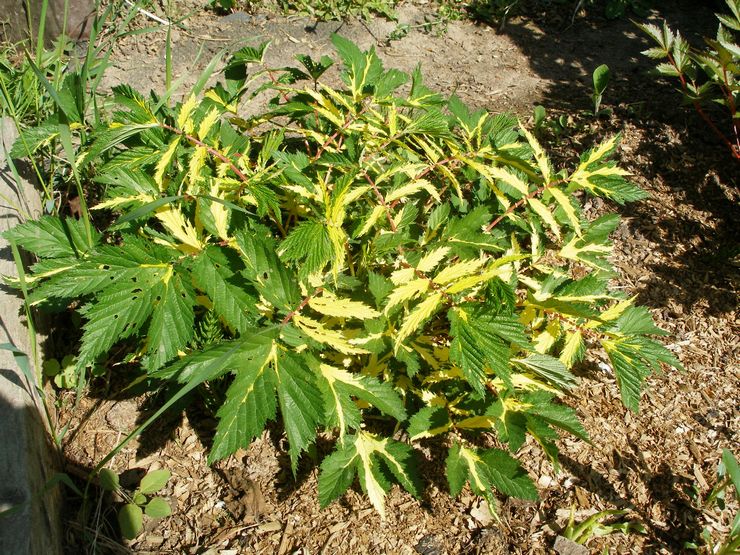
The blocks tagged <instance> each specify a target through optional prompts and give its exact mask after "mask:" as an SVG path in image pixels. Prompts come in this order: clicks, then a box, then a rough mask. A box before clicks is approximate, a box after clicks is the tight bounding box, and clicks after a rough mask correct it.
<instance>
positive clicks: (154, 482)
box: [139, 468, 172, 495]
mask: <svg viewBox="0 0 740 555" xmlns="http://www.w3.org/2000/svg"><path fill="white" fill-rule="evenodd" d="M170 476H172V475H171V474H170V471H169V470H167V469H165V468H160V469H158V470H152V471H151V472H147V473H146V474H145V475H144V477H143V478H142V479H141V483H140V484H139V491H140V492H141V493H143V494H145V495H148V494H150V493H156V492H158V491H159V490H161V489H162V488H164V487H165V486H166V485H167V482H168V481H169V479H170Z"/></svg>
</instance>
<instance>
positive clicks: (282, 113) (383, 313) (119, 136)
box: [7, 36, 680, 515]
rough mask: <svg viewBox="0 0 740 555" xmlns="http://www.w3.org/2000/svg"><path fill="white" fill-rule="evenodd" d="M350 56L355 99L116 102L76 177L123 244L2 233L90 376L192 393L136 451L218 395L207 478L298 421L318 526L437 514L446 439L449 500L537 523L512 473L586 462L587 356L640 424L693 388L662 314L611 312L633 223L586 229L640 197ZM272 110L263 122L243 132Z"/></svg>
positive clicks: (247, 79) (296, 454)
mask: <svg viewBox="0 0 740 555" xmlns="http://www.w3.org/2000/svg"><path fill="white" fill-rule="evenodd" d="M333 42H334V44H335V46H336V48H337V51H338V53H339V57H340V58H341V61H342V63H343V73H342V75H343V81H344V87H343V88H332V87H330V86H328V85H327V84H325V83H323V82H322V80H321V76H322V74H323V72H324V71H326V69H327V68H328V66H329V64H328V62H327V61H326V60H322V61H319V62H316V61H314V60H312V59H311V58H310V57H308V56H302V57H299V61H300V62H301V64H302V66H303V67H302V68H301V69H298V68H292V67H291V68H270V67H267V66H266V65H265V64H264V61H263V59H264V52H265V48H266V45H261V46H259V47H256V48H252V47H249V48H245V49H242V50H241V51H239V52H238V53H237V54H236V55H235V56H234V57H233V58H232V59H231V60H230V62H229V63H228V64H227V66H226V69H225V71H224V80H223V81H222V82H221V83H219V84H218V85H216V86H215V87H214V88H212V89H210V90H208V91H206V92H205V94H204V95H203V96H198V95H196V94H193V95H190V96H189V97H188V98H186V99H185V100H184V102H182V103H180V104H178V105H176V106H174V107H169V106H168V105H167V103H165V102H162V101H161V99H159V98H158V97H157V96H156V95H151V96H150V97H148V98H147V97H144V96H142V95H141V94H139V93H138V92H136V91H134V90H133V89H131V88H130V87H128V86H119V87H117V88H116V89H115V90H114V95H115V98H114V100H115V102H116V104H117V106H118V109H117V110H115V111H114V112H113V113H112V121H111V122H110V123H108V124H105V125H101V126H99V127H98V128H97V129H96V130H95V132H94V133H92V134H90V135H89V136H87V137H86V138H85V139H84V140H83V141H82V143H81V144H82V147H81V150H80V151H79V152H78V153H77V154H76V157H75V159H76V161H77V162H76V163H77V165H78V169H79V171H80V172H81V173H83V174H85V175H93V176H94V180H95V183H97V184H98V185H100V186H102V187H103V188H104V189H105V192H104V194H103V200H102V202H100V203H99V204H97V206H95V210H96V211H104V210H105V211H112V212H114V213H116V214H119V216H118V219H117V220H116V221H115V222H114V223H113V224H112V225H111V226H110V227H108V228H107V229H104V230H100V231H98V230H94V231H93V232H92V233H88V232H87V230H86V229H85V227H84V223H83V222H80V221H77V220H74V219H71V218H60V217H53V216H46V217H44V218H42V219H40V220H39V221H35V222H28V223H26V224H23V225H21V226H18V227H16V228H15V229H13V230H11V231H10V232H8V233H7V236H8V237H9V239H11V240H13V241H15V242H17V243H19V244H23V245H24V247H25V248H27V250H29V251H32V252H34V253H35V254H37V255H38V256H39V261H38V262H37V263H36V264H35V266H34V267H33V269H32V270H33V273H32V276H30V278H29V279H30V285H31V286H32V291H31V293H30V302H31V303H33V304H34V305H36V306H40V307H44V306H48V305H59V304H61V305H67V304H70V303H75V305H76V306H78V307H79V311H80V313H81V314H82V316H83V317H84V319H85V320H86V323H85V325H84V326H83V330H84V331H83V335H82V339H81V345H80V349H79V354H78V358H77V365H78V370H79V371H80V372H84V371H85V369H86V368H89V367H91V366H92V365H94V364H95V363H96V362H102V361H103V360H104V357H105V356H106V354H107V353H109V352H110V351H111V349H112V348H113V347H114V346H116V345H118V346H119V350H120V347H123V348H124V350H125V351H126V352H128V353H129V354H128V356H127V360H129V361H135V362H138V363H140V365H141V368H142V372H144V373H145V374H146V376H147V377H148V378H149V379H151V380H155V381H159V382H160V383H162V384H163V385H166V384H177V387H179V390H178V392H177V393H176V394H175V395H174V396H173V397H172V398H171V399H170V400H169V401H168V402H167V403H166V404H165V405H164V406H163V407H161V408H160V409H159V410H158V411H157V412H156V413H155V414H154V415H153V416H151V417H150V418H149V419H148V420H147V422H145V423H144V424H143V425H142V426H141V427H140V428H139V429H137V430H135V431H134V432H133V433H132V434H131V435H130V436H129V438H128V439H130V438H131V437H134V436H135V435H136V434H138V433H140V432H141V430H142V429H143V428H145V427H146V426H147V425H149V424H150V423H151V422H152V421H153V420H154V419H156V418H157V417H158V415H160V414H161V413H162V412H164V411H165V410H166V409H167V408H168V407H170V406H172V405H173V404H175V403H176V402H177V401H178V400H179V399H182V398H183V397H184V396H185V395H186V394H187V393H188V392H190V391H192V390H193V389H195V388H196V387H199V386H200V385H201V384H203V383H211V382H214V381H216V380H223V381H225V382H226V383H227V384H228V389H227V390H226V394H225V400H224V402H223V404H222V405H221V406H220V408H219V409H218V413H217V415H218V418H219V424H218V428H217V431H216V435H215V437H214V440H213V446H212V449H211V452H210V454H209V460H210V461H211V462H213V461H215V460H218V459H221V458H224V457H227V456H229V455H230V454H232V453H233V452H235V451H236V450H237V449H239V448H245V447H247V446H248V445H249V444H250V442H251V441H252V440H253V439H254V438H255V437H257V436H258V435H260V434H261V432H262V431H263V429H264V427H265V425H266V423H267V421H269V420H272V419H275V418H276V417H277V415H278V412H279V413H280V415H281V418H282V423H283V426H284V429H285V432H286V435H287V439H288V443H289V455H290V460H291V466H292V469H293V471H294V472H295V471H296V469H297V466H298V464H299V460H300V457H301V454H302V453H303V452H304V451H306V450H307V449H308V448H309V447H310V446H311V445H312V444H313V443H314V441H315V438H316V434H317V433H318V431H322V430H323V431H326V432H328V433H330V434H333V435H334V437H335V438H336V444H335V449H334V451H333V452H332V453H331V454H329V455H328V456H325V457H324V458H323V461H322V463H321V472H320V475H319V499H320V502H321V504H322V505H326V504H328V503H330V502H331V501H332V500H334V499H336V498H337V497H339V496H340V495H341V494H342V493H343V492H344V491H345V490H346V489H347V488H348V487H350V486H351V485H352V483H353V482H354V481H355V478H356V477H357V478H358V479H359V483H360V485H361V487H362V489H363V491H364V492H365V493H366V494H367V495H368V497H369V499H370V501H371V503H372V504H373V506H374V507H375V508H376V510H377V511H378V512H379V513H380V514H381V515H384V514H385V508H384V496H385V492H386V491H387V490H388V488H389V487H390V484H391V483H392V482H394V481H395V482H398V483H400V484H401V485H402V486H403V487H404V488H405V489H407V490H408V491H409V492H411V493H412V494H414V495H419V494H420V492H421V489H422V484H421V482H420V479H419V476H418V475H417V472H416V469H417V467H418V466H417V463H416V462H415V459H416V457H417V454H416V445H417V444H418V442H421V441H428V440H429V438H433V437H436V436H441V437H443V438H444V442H445V444H446V447H447V448H448V455H447V459H446V470H447V478H448V481H449V485H450V491H451V493H452V495H457V494H458V493H459V492H460V491H461V489H462V488H463V487H464V485H465V484H466V483H468V484H469V487H470V488H471V490H472V491H473V492H474V493H476V494H478V495H481V496H483V497H484V498H485V499H486V500H487V501H488V503H489V505H491V507H492V509H493V508H494V505H495V496H494V491H498V492H501V493H503V494H506V495H514V496H518V497H523V498H530V499H531V498H534V497H536V488H535V486H534V484H533V482H532V481H531V480H530V478H529V477H528V476H527V474H526V472H525V471H524V470H523V469H522V467H521V465H520V463H519V462H518V461H517V459H516V458H515V457H514V456H513V454H515V453H516V452H517V451H518V450H519V448H520V447H521V446H522V445H523V443H524V441H525V439H526V437H527V436H530V437H531V438H533V439H534V440H535V441H536V442H538V443H539V444H540V445H541V447H542V449H543V450H544V451H545V453H546V454H547V455H548V456H549V457H550V458H551V460H552V461H553V463H554V464H556V465H557V446H556V440H557V439H558V437H559V433H560V432H566V433H571V434H573V435H575V436H577V437H580V438H583V439H586V438H587V435H586V432H585V429H584V428H583V426H582V424H581V423H580V422H579V420H578V418H577V415H576V411H575V410H574V409H572V408H570V407H569V406H567V405H565V404H563V403H562V402H560V401H559V399H560V398H561V397H563V396H564V395H566V394H567V393H568V392H572V391H573V389H574V387H575V385H576V384H577V379H576V377H575V376H574V374H573V373H572V371H571V369H572V367H573V366H574V365H575V364H577V363H578V362H579V361H581V360H582V359H583V358H584V356H585V355H586V353H587V351H589V350H594V349H595V350H603V351H605V353H606V355H607V356H608V358H609V360H610V362H611V367H612V369H613V371H614V375H615V379H616V381H617V383H618V384H619V387H620V391H621V395H622V400H623V402H624V404H625V405H626V406H627V407H628V408H629V409H631V410H635V411H636V410H637V408H638V403H639V398H640V391H641V387H642V383H643V381H644V380H645V378H646V377H648V376H649V375H650V374H651V372H653V371H655V370H657V369H658V368H659V367H660V364H661V363H666V364H669V365H673V366H676V367H679V366H680V365H679V363H678V361H677V360H676V359H675V358H674V357H673V355H672V354H671V353H670V352H669V351H667V350H666V349H665V348H664V347H662V346H661V345H660V344H659V343H657V342H656V341H654V340H652V339H650V338H649V336H651V335H660V334H662V333H663V332H662V331H661V330H660V329H658V328H657V327H655V325H654V324H653V323H652V319H651V317H650V314H649V312H648V311H647V310H646V309H644V308H641V307H637V306H634V304H633V302H634V298H626V297H624V296H623V295H622V294H620V293H618V292H615V291H613V290H611V289H610V287H609V281H610V280H611V279H612V278H614V277H615V273H614V271H613V269H612V268H611V265H610V264H609V261H608V256H609V253H610V252H611V243H610V241H609V234H610V233H611V232H612V231H613V230H614V229H615V228H616V226H617V225H618V223H619V218H618V216H616V215H614V214H607V215H603V216H601V217H599V218H596V219H594V220H588V219H586V218H585V217H584V215H583V213H582V212H581V209H580V204H579V202H578V198H579V196H581V195H584V194H590V195H596V196H601V197H605V198H607V199H610V200H612V201H614V202H616V203H618V204H622V203H625V202H629V201H635V200H639V199H641V198H644V196H645V195H644V193H643V192H642V191H641V190H640V189H638V188H637V187H636V186H634V185H632V184H630V183H629V182H628V181H626V179H625V178H626V176H627V175H628V174H627V172H626V171H624V170H623V169H621V168H619V167H618V166H617V165H616V164H615V163H614V162H613V161H611V160H610V159H611V156H612V155H613V154H614V152H615V149H616V146H617V138H616V137H613V138H610V139H607V140H605V141H604V142H603V143H601V144H599V145H596V146H595V147H594V148H593V149H591V150H589V151H587V152H585V153H583V155H582V156H581V160H580V162H579V163H578V165H577V166H576V167H575V168H572V169H566V168H563V169H559V170H556V169H555V168H554V167H553V164H552V162H551V160H550V159H549V157H548V156H547V154H546V152H545V150H544V149H543V148H542V146H541V145H540V144H539V142H538V141H537V140H536V138H535V137H534V136H533V135H532V134H531V133H530V132H529V131H528V130H527V129H526V128H524V127H522V126H521V125H520V124H519V123H518V122H517V120H516V119H515V118H513V117H511V116H508V115H495V116H494V115H491V114H489V113H487V112H485V111H482V110H479V111H471V110H470V109H469V108H467V107H466V106H465V105H464V104H463V103H462V102H461V101H460V100H459V99H458V98H456V97H454V96H453V97H451V98H445V97H443V96H442V95H440V94H438V93H436V92H434V91H432V90H430V89H429V88H427V87H426V86H425V85H424V83H423V79H422V75H421V73H420V71H418V70H417V71H415V72H414V73H413V74H412V75H406V74H404V73H402V72H400V71H397V70H394V69H390V70H386V69H384V68H383V66H382V64H381V62H380V60H379V58H378V57H377V55H376V54H375V52H374V51H373V50H370V51H369V52H361V51H360V50H359V49H358V48H357V47H356V46H355V45H354V44H352V43H351V42H349V41H347V40H346V39H343V38H341V37H339V36H335V37H334V38H333ZM264 90H268V91H272V92H273V93H274V95H275V96H274V98H273V100H272V102H271V103H270V104H269V106H268V107H267V109H266V110H263V111H261V112H260V113H259V114H258V115H256V116H254V117H251V118H249V119H243V118H241V117H239V116H238V110H239V103H240V102H241V101H244V100H246V101H249V100H250V99H251V98H252V97H253V95H255V94H258V93H260V92H262V91H264ZM29 132H30V133H33V131H29ZM577 195H578V196H577ZM214 313H215V314H216V315H217V316H218V325H219V326H220V328H221V330H220V331H219V332H218V333H213V334H207V335H209V336H210V337H211V338H212V341H205V342H203V341H202V336H203V334H200V333H199V334H198V336H199V337H196V336H195V335H194V330H195V329H199V327H200V328H201V329H202V326H203V322H204V320H205V319H207V318H210V319H211V320H212V319H213V314H214ZM208 325H209V326H210V325H212V322H211V324H208ZM110 362H112V361H110ZM491 438H495V441H496V444H497V445H499V447H495V448H492V447H491V446H490V441H491ZM128 439H127V440H126V441H128ZM500 447H504V448H505V449H502V448H500ZM119 449H120V446H119ZM116 452H117V450H114V451H113V452H112V453H111V454H109V455H108V456H107V457H106V458H105V459H104V460H103V461H101V463H100V465H101V466H102V465H104V464H105V462H106V461H107V460H109V459H110V458H111V457H112V456H114V454H115V453H116Z"/></svg>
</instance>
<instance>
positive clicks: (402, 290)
mask: <svg viewBox="0 0 740 555" xmlns="http://www.w3.org/2000/svg"><path fill="white" fill-rule="evenodd" d="M428 288H429V280H426V279H412V280H411V281H409V282H407V283H404V284H403V285H401V286H400V287H396V288H395V289H394V290H393V292H392V293H391V294H390V295H389V296H388V300H387V302H386V305H385V313H386V314H388V313H389V312H390V311H391V309H392V308H394V307H395V306H397V305H399V304H401V303H403V302H406V301H410V300H412V299H415V298H416V297H418V296H419V295H421V294H422V293H424V292H425V291H426V290H427V289H428Z"/></svg>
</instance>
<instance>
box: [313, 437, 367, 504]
mask: <svg viewBox="0 0 740 555" xmlns="http://www.w3.org/2000/svg"><path fill="white" fill-rule="evenodd" d="M355 439H356V436H353V437H352V438H348V439H347V440H345V442H344V443H340V444H339V445H338V446H337V449H336V451H334V452H333V453H332V454H331V455H329V456H328V457H326V458H325V459H324V460H323V461H322V463H321V472H320V473H319V503H320V505H321V507H322V508H323V507H326V506H327V505H328V504H329V503H331V502H332V501H334V500H335V499H337V498H338V497H339V496H340V495H342V494H343V493H344V492H345V491H347V488H349V487H350V486H351V485H352V482H353V481H354V479H355V475H356V474H357V466H356V459H357V457H358V455H357V450H356V449H355V446H354V441H355Z"/></svg>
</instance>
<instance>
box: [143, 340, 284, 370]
mask: <svg viewBox="0 0 740 555" xmlns="http://www.w3.org/2000/svg"><path fill="white" fill-rule="evenodd" d="M278 331H279V330H278V328H277V327H265V328H251V329H249V330H246V331H245V333H244V335H243V336H242V337H240V338H239V339H237V340H234V341H224V342H222V343H218V344H216V345H213V346H211V347H208V348H206V349H203V350H202V351H196V352H194V353H192V354H191V355H189V356H186V357H184V358H182V359H180V360H178V361H176V362H175V363H173V364H170V365H169V366H167V367H165V368H161V369H159V370H156V371H151V372H150V375H151V376H152V377H155V378H160V379H174V380H177V381H178V382H179V383H193V382H194V383H202V382H204V381H207V380H213V379H216V378H218V377H220V376H222V375H223V374H225V373H226V372H227V371H229V370H237V369H238V368H240V367H242V366H244V365H251V364H253V363H254V360H255V359H260V358H262V357H264V356H265V355H264V351H265V349H268V350H269V349H270V348H271V347H272V343H273V341H274V339H275V338H276V337H277V334H278Z"/></svg>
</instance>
